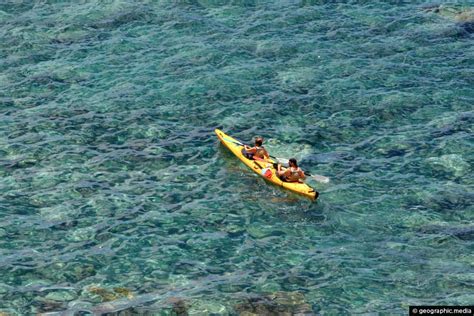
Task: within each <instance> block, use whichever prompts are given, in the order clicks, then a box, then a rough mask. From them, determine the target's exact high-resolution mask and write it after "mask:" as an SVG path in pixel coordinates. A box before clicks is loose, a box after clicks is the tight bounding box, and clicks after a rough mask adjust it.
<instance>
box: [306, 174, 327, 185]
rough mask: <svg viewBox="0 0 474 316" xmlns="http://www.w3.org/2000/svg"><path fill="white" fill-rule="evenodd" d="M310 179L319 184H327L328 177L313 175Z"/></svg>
mask: <svg viewBox="0 0 474 316" xmlns="http://www.w3.org/2000/svg"><path fill="white" fill-rule="evenodd" d="M310 177H311V178H313V179H314V180H316V181H318V182H321V183H328V182H329V178H328V177H325V176H320V175H319V174H313V175H311V176H310Z"/></svg>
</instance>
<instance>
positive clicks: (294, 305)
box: [234, 292, 314, 316]
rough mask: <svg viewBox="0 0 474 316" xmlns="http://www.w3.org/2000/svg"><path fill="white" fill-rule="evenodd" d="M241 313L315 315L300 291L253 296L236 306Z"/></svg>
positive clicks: (247, 315) (246, 315)
mask: <svg viewBox="0 0 474 316" xmlns="http://www.w3.org/2000/svg"><path fill="white" fill-rule="evenodd" d="M234 310H235V311H236V312H237V313H238V314H239V315H245V316H251V315H314V313H313V311H312V308H311V305H310V304H308V303H307V302H306V300H305V297H304V295H303V294H302V293H300V292H275V293H272V294H267V295H263V296H258V297H251V298H248V299H246V300H245V301H244V302H242V303H239V304H237V305H235V306H234Z"/></svg>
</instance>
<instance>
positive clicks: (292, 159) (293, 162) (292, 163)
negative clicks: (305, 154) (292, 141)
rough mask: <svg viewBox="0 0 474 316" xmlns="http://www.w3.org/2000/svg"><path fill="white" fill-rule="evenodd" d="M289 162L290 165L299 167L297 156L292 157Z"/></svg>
mask: <svg viewBox="0 0 474 316" xmlns="http://www.w3.org/2000/svg"><path fill="white" fill-rule="evenodd" d="M288 164H289V165H290V167H294V168H298V163H297V162H296V159H295V158H290V160H288Z"/></svg>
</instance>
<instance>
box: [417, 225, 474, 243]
mask: <svg viewBox="0 0 474 316" xmlns="http://www.w3.org/2000/svg"><path fill="white" fill-rule="evenodd" d="M419 232H420V233H422V234H439V235H447V236H453V237H457V238H459V239H461V240H467V241H471V240H474V226H472V225H471V226H462V227H450V226H441V225H429V226H424V227H421V228H420V230H419Z"/></svg>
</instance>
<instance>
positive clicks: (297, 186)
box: [215, 129, 319, 200]
mask: <svg viewBox="0 0 474 316" xmlns="http://www.w3.org/2000/svg"><path fill="white" fill-rule="evenodd" d="M215 132H216V134H217V137H219V140H220V141H221V142H222V144H224V146H226V147H227V148H228V149H229V150H230V151H231V152H232V153H233V154H234V155H236V156H237V158H239V159H240V160H241V161H242V162H243V163H244V164H246V165H247V167H249V168H250V169H252V170H253V171H254V172H255V173H256V174H258V175H260V176H261V177H262V178H264V179H265V180H266V181H268V182H271V183H273V184H275V185H277V186H279V187H282V188H285V189H287V190H290V191H293V192H295V193H298V194H301V195H304V196H306V197H308V198H310V199H312V200H316V199H317V198H318V195H319V193H318V192H317V191H315V190H314V189H313V188H311V187H310V186H309V185H307V184H306V183H300V182H283V181H281V179H280V178H279V177H278V176H277V171H276V169H275V168H274V166H273V164H274V163H275V161H273V160H272V159H265V160H264V159H257V160H253V159H248V158H246V157H245V156H244V155H243V154H242V149H243V148H244V146H243V144H242V143H241V142H239V141H238V140H237V139H235V138H233V137H231V136H229V135H226V134H225V133H224V132H223V131H221V130H219V129H216V130H215Z"/></svg>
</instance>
